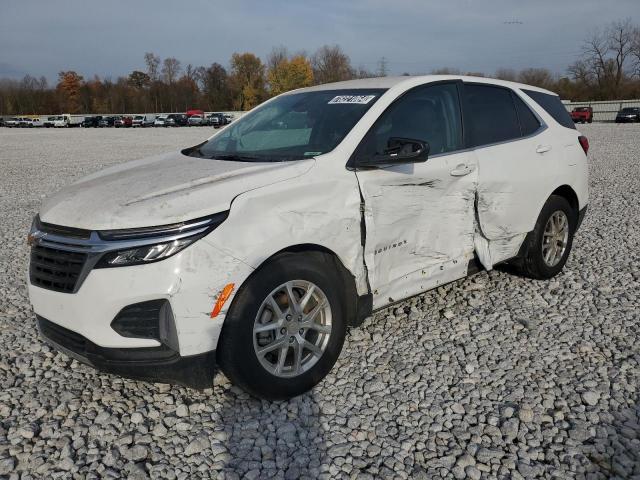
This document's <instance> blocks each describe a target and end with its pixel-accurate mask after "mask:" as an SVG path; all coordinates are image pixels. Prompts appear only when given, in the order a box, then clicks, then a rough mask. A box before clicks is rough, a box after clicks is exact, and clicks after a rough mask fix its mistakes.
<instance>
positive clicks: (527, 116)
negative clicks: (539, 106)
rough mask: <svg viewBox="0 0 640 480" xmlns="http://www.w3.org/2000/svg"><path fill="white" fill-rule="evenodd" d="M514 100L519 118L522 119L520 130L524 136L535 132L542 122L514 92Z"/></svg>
mask: <svg viewBox="0 0 640 480" xmlns="http://www.w3.org/2000/svg"><path fill="white" fill-rule="evenodd" d="M513 102H514V103H515V105H516V112H517V113H518V120H520V131H521V133H522V136H523V137H527V136H529V135H532V134H534V133H535V132H536V131H537V130H538V129H539V128H540V122H539V121H538V119H537V118H536V116H535V115H534V114H533V112H532V111H531V109H530V108H529V107H528V106H527V105H526V104H525V103H524V102H523V101H522V99H521V98H520V97H518V96H517V95H516V94H515V93H514V94H513Z"/></svg>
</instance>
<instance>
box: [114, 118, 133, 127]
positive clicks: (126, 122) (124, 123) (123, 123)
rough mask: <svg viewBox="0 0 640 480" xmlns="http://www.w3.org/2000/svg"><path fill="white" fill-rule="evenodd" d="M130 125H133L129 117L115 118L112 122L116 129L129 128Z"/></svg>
mask: <svg viewBox="0 0 640 480" xmlns="http://www.w3.org/2000/svg"><path fill="white" fill-rule="evenodd" d="M132 125H133V118H131V117H117V118H116V119H115V121H114V122H113V126H114V127H116V128H120V127H131V126H132Z"/></svg>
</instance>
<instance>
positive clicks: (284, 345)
mask: <svg viewBox="0 0 640 480" xmlns="http://www.w3.org/2000/svg"><path fill="white" fill-rule="evenodd" d="M341 284H342V281H341V278H340V275H339V273H338V271H337V269H336V265H335V262H334V261H333V259H332V257H331V256H329V255H327V254H324V253H320V252H308V253H305V254H294V253H283V254H280V255H278V256H276V257H274V258H273V259H272V260H270V261H268V263H267V264H265V265H264V266H263V267H261V268H260V269H259V270H257V271H256V272H255V273H254V274H253V275H252V276H251V277H250V278H249V280H247V282H246V283H245V284H244V285H243V286H242V287H241V288H240V290H239V291H238V293H237V295H236V298H235V299H234V301H233V304H232V306H231V308H230V310H229V313H228V314H227V317H226V319H225V323H224V327H223V329H222V335H221V338H220V341H219V344H218V351H217V357H218V358H217V360H218V363H219V364H220V367H221V369H222V371H223V372H224V373H225V374H226V375H227V377H228V378H229V379H230V380H231V381H232V382H233V383H234V384H236V385H238V386H240V387H241V388H243V389H244V390H246V391H248V392H249V393H251V394H252V395H254V396H256V397H258V398H262V399H265V400H284V399H288V398H291V397H295V396H297V395H300V394H302V393H304V392H307V391H308V390H310V389H311V388H313V387H314V386H315V385H316V384H318V383H319V382H320V381H321V380H322V379H323V378H324V377H325V376H326V375H327V374H328V373H329V371H330V370H331V368H332V367H333V365H334V364H335V362H336V360H337V359H338V356H339V355H340V351H341V350H342V344H343V343H344V337H345V333H346V315H345V314H346V308H345V305H346V303H345V298H344V293H343V292H344V288H341V287H340V286H341Z"/></svg>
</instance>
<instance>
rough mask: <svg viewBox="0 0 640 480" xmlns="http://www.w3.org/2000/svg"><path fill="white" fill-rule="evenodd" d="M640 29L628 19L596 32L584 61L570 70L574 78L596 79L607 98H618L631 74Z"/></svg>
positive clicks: (585, 46) (585, 51)
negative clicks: (576, 76) (634, 44)
mask: <svg viewBox="0 0 640 480" xmlns="http://www.w3.org/2000/svg"><path fill="white" fill-rule="evenodd" d="M636 30H637V28H636V27H634V25H633V24H632V23H631V20H630V19H626V20H623V21H619V22H613V23H612V24H611V25H609V27H607V28H606V29H605V30H604V31H596V32H595V33H593V34H592V35H591V36H590V37H589V38H588V39H587V40H586V42H585V44H584V47H583V55H582V58H581V59H580V60H579V61H578V62H576V63H575V64H573V65H572V66H571V67H569V71H570V72H571V73H572V75H576V74H579V75H581V76H582V77H584V78H587V77H588V78H593V79H594V80H595V82H596V83H597V86H598V88H599V89H600V95H602V96H603V97H605V98H616V97H618V96H619V94H620V90H621V86H622V84H623V81H624V80H625V77H626V76H628V75H629V74H630V63H631V56H632V55H633V43H634V39H635V33H634V32H635V31H636ZM585 73H588V75H585ZM574 78H575V77H574Z"/></svg>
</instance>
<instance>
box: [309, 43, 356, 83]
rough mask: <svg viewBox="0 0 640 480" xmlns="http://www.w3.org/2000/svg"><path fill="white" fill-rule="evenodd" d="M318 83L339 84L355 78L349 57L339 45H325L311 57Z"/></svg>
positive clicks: (314, 76)
mask: <svg viewBox="0 0 640 480" xmlns="http://www.w3.org/2000/svg"><path fill="white" fill-rule="evenodd" d="M311 65H312V67H313V78H314V80H315V82H316V83H318V84H321V83H329V82H339V81H341V80H349V79H351V78H353V77H354V75H355V72H354V71H353V68H352V67H351V60H350V59H349V56H348V55H347V54H346V53H344V52H343V51H342V49H341V48H340V47H339V46H338V45H333V46H329V45H324V46H322V47H320V48H319V49H318V50H317V51H316V53H314V54H313V56H312V57H311Z"/></svg>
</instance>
